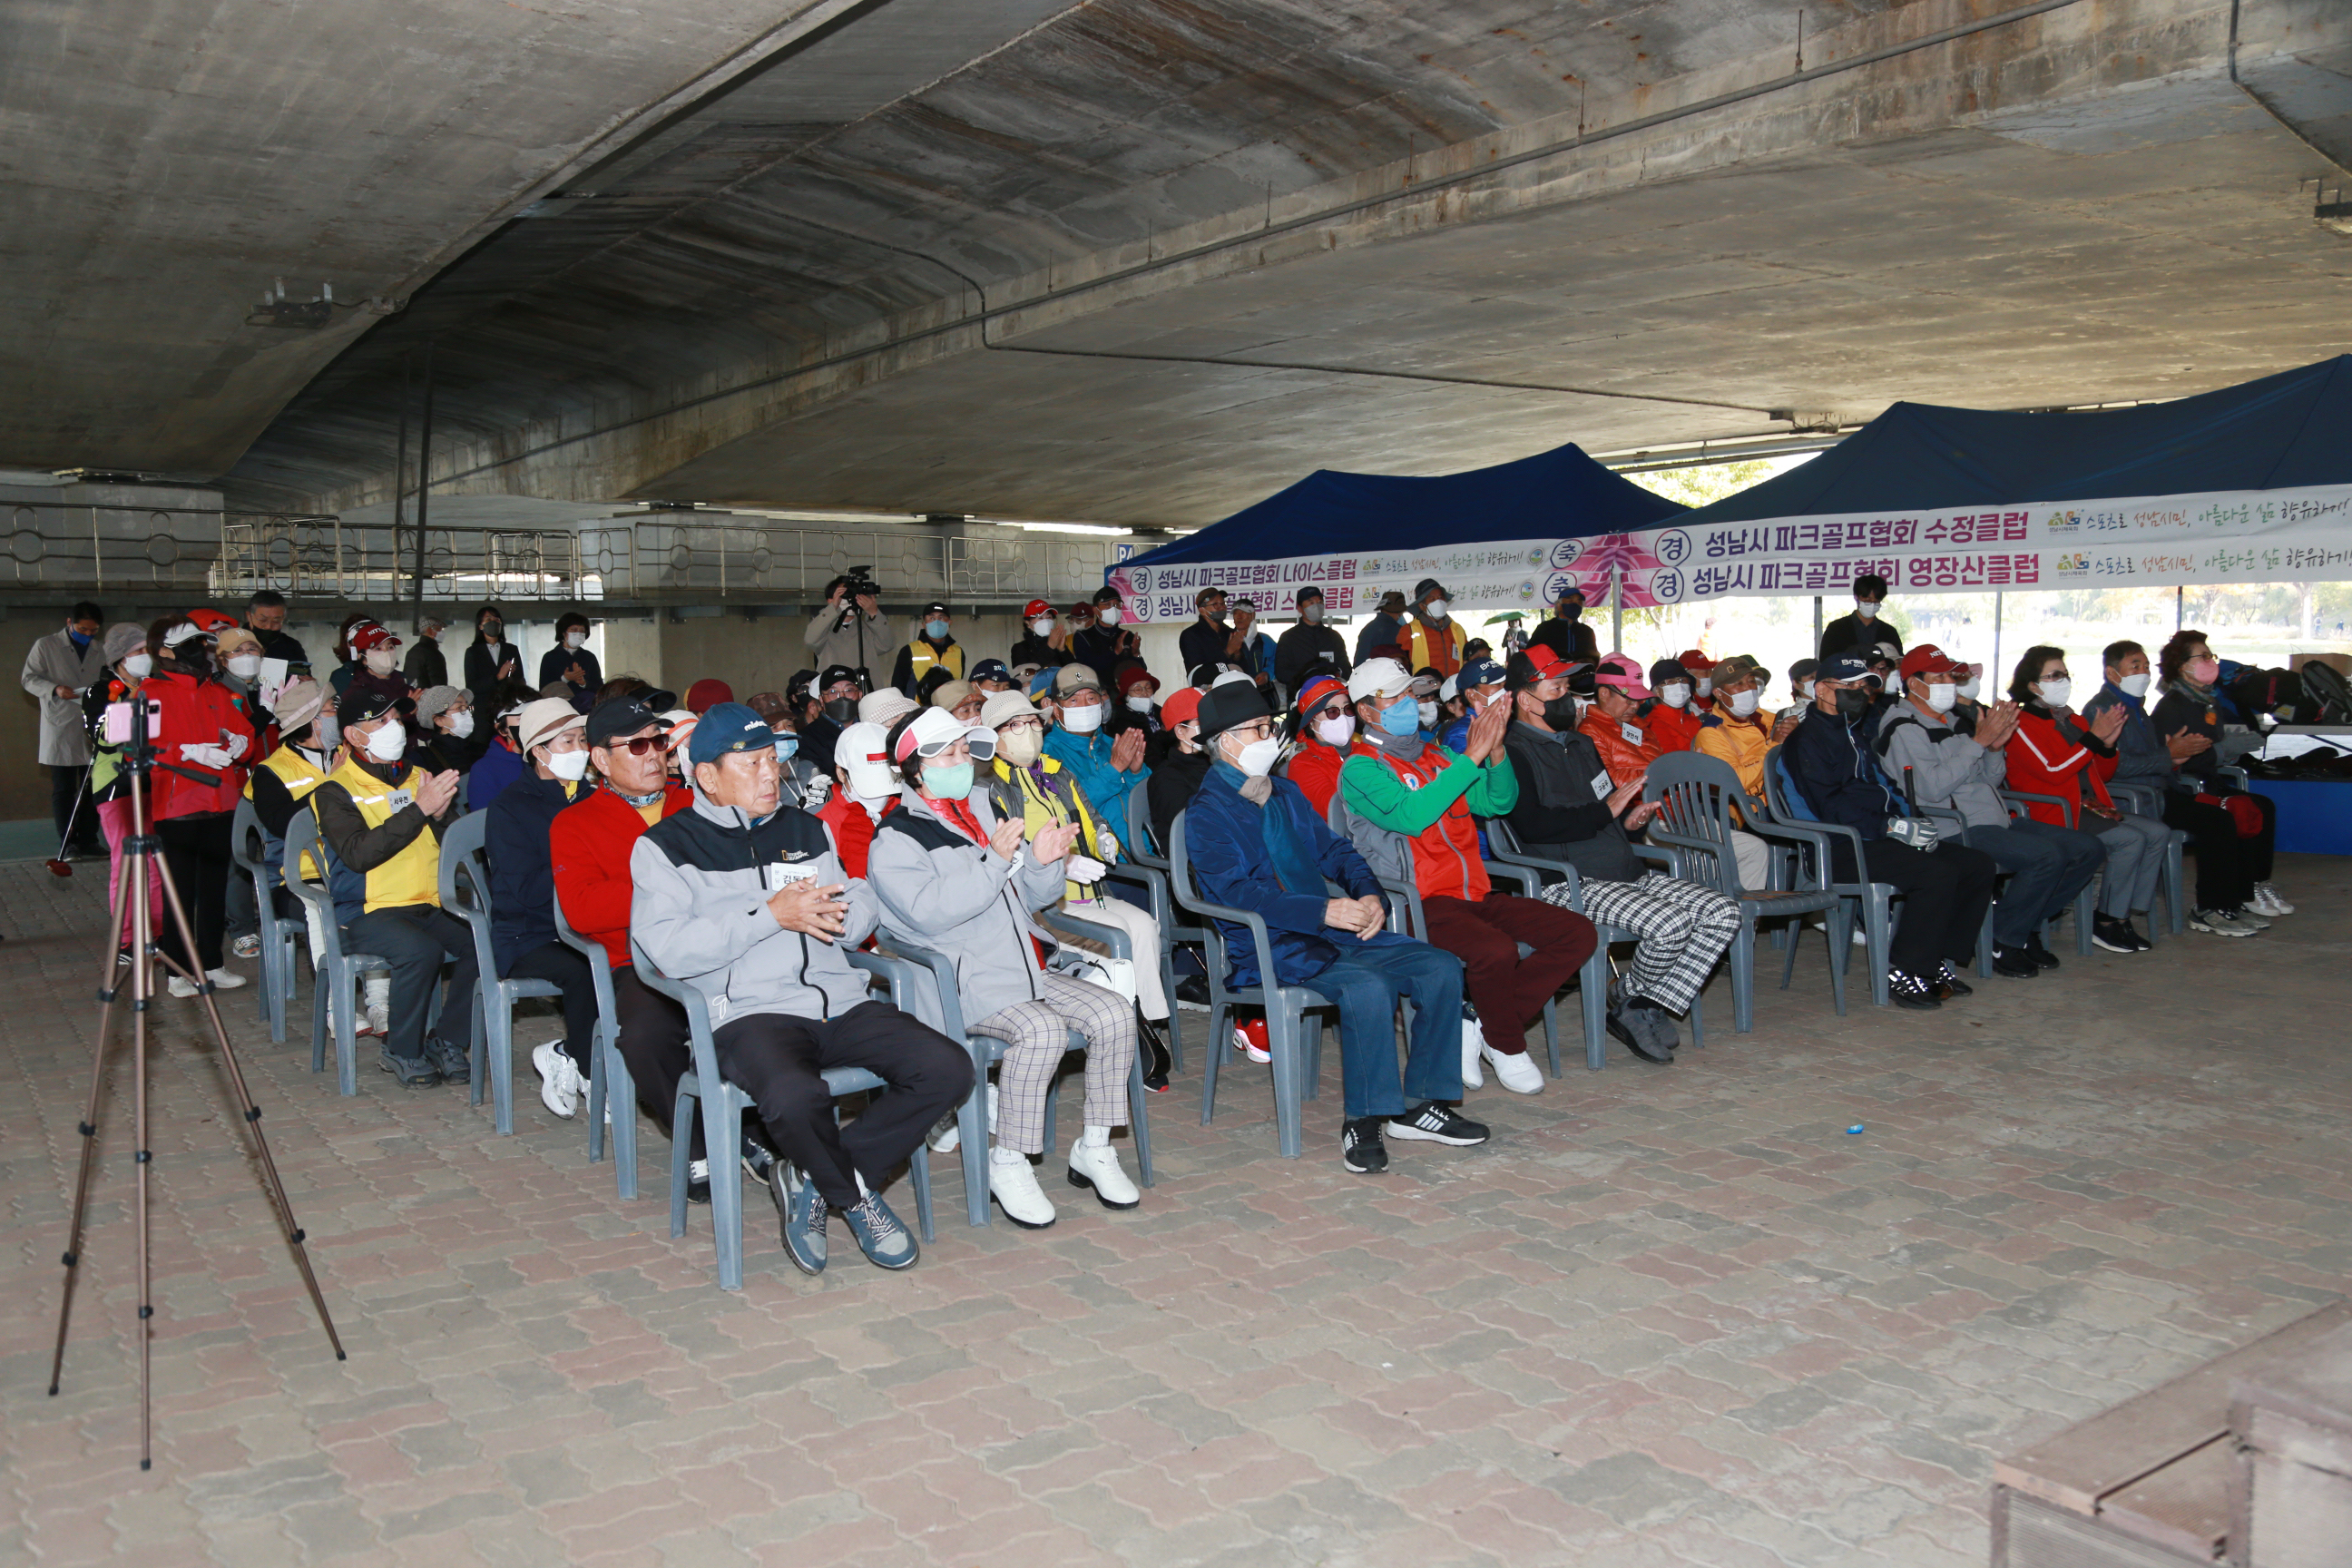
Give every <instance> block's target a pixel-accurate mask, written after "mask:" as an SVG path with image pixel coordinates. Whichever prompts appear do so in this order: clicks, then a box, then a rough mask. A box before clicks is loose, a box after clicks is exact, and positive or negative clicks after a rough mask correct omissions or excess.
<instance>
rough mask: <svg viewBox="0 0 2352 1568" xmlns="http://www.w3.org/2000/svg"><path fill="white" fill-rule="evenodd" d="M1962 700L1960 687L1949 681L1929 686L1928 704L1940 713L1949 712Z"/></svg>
mask: <svg viewBox="0 0 2352 1568" xmlns="http://www.w3.org/2000/svg"><path fill="white" fill-rule="evenodd" d="M1959 700H1960V689H1959V688H1958V687H1957V686H1953V685H1950V684H1948V683H1947V684H1944V685H1940V686H1930V687H1929V688H1927V706H1928V707H1930V708H1932V709H1934V710H1936V711H1937V712H1938V713H1949V712H1950V711H1951V710H1953V708H1954V707H1956V706H1958V703H1959Z"/></svg>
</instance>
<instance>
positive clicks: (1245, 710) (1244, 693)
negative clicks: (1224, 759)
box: [1200, 680, 1274, 740]
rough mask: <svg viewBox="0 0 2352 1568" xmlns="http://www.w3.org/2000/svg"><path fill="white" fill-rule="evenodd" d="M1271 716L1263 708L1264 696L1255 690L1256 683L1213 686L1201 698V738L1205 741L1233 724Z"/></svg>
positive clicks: (1272, 713) (1264, 706)
mask: <svg viewBox="0 0 2352 1568" xmlns="http://www.w3.org/2000/svg"><path fill="white" fill-rule="evenodd" d="M1273 717H1274V710H1273V709H1272V708H1270V707H1268V706H1267V705H1266V700H1265V693H1264V692H1261V691H1260V690H1258V689H1257V683H1256V682H1255V681H1250V680H1244V681H1243V682H1241V683H1240V684H1238V685H1230V686H1227V685H1220V686H1213V687H1211V688H1210V689H1208V691H1207V692H1205V693H1204V694H1203V695H1202V698H1201V711H1200V720H1201V737H1202V739H1203V740H1206V739H1208V738H1209V737H1211V736H1213V735H1222V734H1223V733H1224V732H1225V731H1228V730H1230V729H1232V728H1233V727H1234V725H1236V724H1246V723H1248V722H1249V721H1251V720H1253V719H1271V718H1273Z"/></svg>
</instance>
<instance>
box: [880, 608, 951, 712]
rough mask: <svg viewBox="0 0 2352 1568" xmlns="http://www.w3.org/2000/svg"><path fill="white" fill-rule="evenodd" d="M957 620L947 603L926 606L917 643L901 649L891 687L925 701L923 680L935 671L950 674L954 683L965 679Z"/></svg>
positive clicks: (893, 672)
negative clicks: (957, 635) (958, 639)
mask: <svg viewBox="0 0 2352 1568" xmlns="http://www.w3.org/2000/svg"><path fill="white" fill-rule="evenodd" d="M953 621H954V617H953V616H950V614H949V612H948V606H947V604H946V602H945V601H944V600H934V601H932V602H931V603H930V604H928V605H924V606H923V624H922V625H921V626H918V627H917V628H916V630H915V639H914V641H912V642H910V643H908V644H907V646H906V647H902V648H900V649H899V650H898V661H897V662H896V663H895V664H893V665H892V666H891V667H890V684H891V685H893V686H895V687H897V688H898V689H899V690H900V691H902V692H904V693H906V694H907V695H908V697H912V698H914V699H915V700H917V701H925V700H928V699H927V698H925V697H924V695H923V693H922V685H923V679H924V678H925V677H926V676H928V675H929V674H930V673H931V671H933V670H934V669H943V670H945V671H947V678H948V679H950V680H961V679H963V645H962V644H961V643H960V642H958V641H956V640H955V630H954V626H953Z"/></svg>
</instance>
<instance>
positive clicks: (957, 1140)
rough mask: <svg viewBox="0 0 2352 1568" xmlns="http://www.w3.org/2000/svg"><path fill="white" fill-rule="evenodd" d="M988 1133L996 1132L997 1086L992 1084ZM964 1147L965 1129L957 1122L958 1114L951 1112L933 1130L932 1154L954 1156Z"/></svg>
mask: <svg viewBox="0 0 2352 1568" xmlns="http://www.w3.org/2000/svg"><path fill="white" fill-rule="evenodd" d="M988 1131H990V1133H991V1134H993V1133H994V1132H995V1131H996V1086H995V1085H994V1084H990V1085H989V1086H988ZM962 1147H963V1128H962V1126H961V1124H959V1123H958V1122H957V1121H956V1112H955V1111H953V1110H950V1111H949V1112H948V1113H947V1114H946V1115H945V1116H942V1117H940V1123H939V1125H938V1126H937V1127H935V1128H933V1129H932V1130H931V1152H932V1153H934V1154H952V1153H954V1152H956V1151H957V1150H959V1149H961V1148H962Z"/></svg>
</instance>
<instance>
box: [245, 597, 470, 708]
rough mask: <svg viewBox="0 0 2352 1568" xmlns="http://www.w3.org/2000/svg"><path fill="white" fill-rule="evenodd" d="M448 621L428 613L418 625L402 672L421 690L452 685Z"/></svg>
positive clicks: (409, 682)
mask: <svg viewBox="0 0 2352 1568" xmlns="http://www.w3.org/2000/svg"><path fill="white" fill-rule="evenodd" d="M448 624H449V623H448V622H447V621H445V620H443V619H442V618H441V617H440V616H425V618H424V619H423V620H421V621H419V622H418V623H417V624H416V643H415V646H414V647H411V648H410V649H409V650H408V657H407V658H404V659H403V660H402V661H401V665H400V673H401V674H403V675H404V676H406V677H407V678H408V684H409V685H411V686H413V687H415V688H416V689H417V690H419V691H425V690H428V689H431V688H433V687H436V686H446V685H448V684H449V660H448V659H447V658H446V657H445V656H444V655H443V654H442V652H441V632H442V629H443V628H444V627H446V626H448ZM264 651H267V650H266V649H265V650H264Z"/></svg>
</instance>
